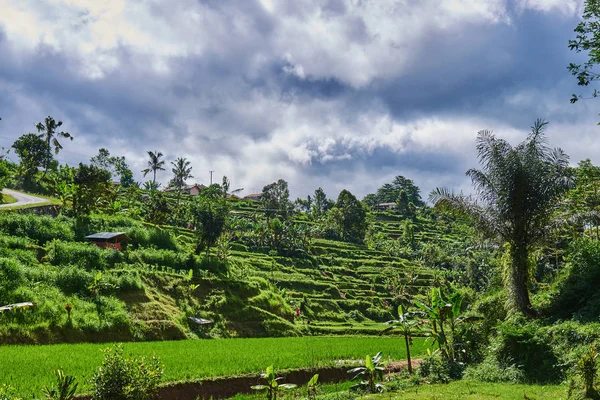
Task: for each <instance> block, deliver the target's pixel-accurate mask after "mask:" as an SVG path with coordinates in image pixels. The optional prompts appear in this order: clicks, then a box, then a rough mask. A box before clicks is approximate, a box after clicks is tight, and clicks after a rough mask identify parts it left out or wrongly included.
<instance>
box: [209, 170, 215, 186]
mask: <svg viewBox="0 0 600 400" xmlns="http://www.w3.org/2000/svg"><path fill="white" fill-rule="evenodd" d="M208 172H210V184H211V186H212V173H213V172H215V171H214V170H213V171H208Z"/></svg>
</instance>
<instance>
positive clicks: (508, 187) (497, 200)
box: [430, 120, 571, 315]
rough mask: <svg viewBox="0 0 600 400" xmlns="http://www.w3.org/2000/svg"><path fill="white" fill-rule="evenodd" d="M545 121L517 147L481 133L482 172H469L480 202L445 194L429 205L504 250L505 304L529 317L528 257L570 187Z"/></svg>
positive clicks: (565, 161)
mask: <svg viewBox="0 0 600 400" xmlns="http://www.w3.org/2000/svg"><path fill="white" fill-rule="evenodd" d="M546 125H547V122H546V121H542V120H537V121H536V122H535V124H534V125H533V126H532V131H531V133H530V134H529V136H528V137H527V139H526V140H525V141H524V142H522V143H521V144H519V145H518V146H516V147H512V146H511V145H510V144H508V142H506V141H505V140H502V139H497V138H496V137H495V135H494V134H493V133H492V132H491V131H487V130H485V131H480V132H479V133H478V136H477V151H478V153H479V161H480V163H481V164H482V165H483V169H482V170H477V169H470V170H468V171H467V175H468V176H469V177H470V178H471V180H472V182H473V185H474V187H475V189H476V191H477V194H478V196H479V199H480V202H477V201H475V200H473V199H472V198H470V197H468V196H464V195H455V194H452V193H450V192H448V191H447V190H445V189H436V190H435V191H434V192H432V194H431V196H430V200H431V201H432V202H433V203H435V204H436V206H437V207H439V208H448V209H452V210H456V211H458V212H460V213H464V214H466V215H467V216H469V217H470V218H471V220H472V222H473V224H474V226H475V227H476V228H477V229H478V230H480V231H481V232H482V233H484V234H486V235H487V236H489V237H491V238H495V239H499V240H501V241H502V242H503V243H505V244H506V245H507V246H508V255H509V257H510V264H509V268H507V275H506V282H507V288H508V290H509V293H510V297H509V299H510V300H511V301H512V303H513V304H514V306H515V307H516V308H517V309H518V310H520V311H521V312H523V313H524V314H528V315H530V314H532V313H533V309H532V307H531V301H530V298H529V290H528V288H529V283H530V253H531V250H532V248H533V247H534V246H535V245H536V244H539V242H540V241H541V240H542V239H543V238H544V237H545V235H546V232H547V230H548V226H549V223H550V220H551V217H552V213H553V210H554V208H555V207H556V205H557V203H558V200H559V197H560V196H561V195H562V194H564V193H565V192H566V191H567V190H568V189H569V187H570V186H571V180H570V179H569V177H570V172H569V168H568V167H569V165H568V156H567V155H566V154H565V153H564V152H563V151H562V150H561V149H551V148H550V147H548V146H547V144H546V138H545V136H544V127H545V126H546Z"/></svg>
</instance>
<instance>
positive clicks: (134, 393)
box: [92, 345, 163, 400]
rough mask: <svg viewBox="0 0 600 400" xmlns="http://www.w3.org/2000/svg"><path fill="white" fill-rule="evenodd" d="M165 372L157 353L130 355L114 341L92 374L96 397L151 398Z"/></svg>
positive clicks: (100, 399) (112, 399) (115, 399)
mask: <svg viewBox="0 0 600 400" xmlns="http://www.w3.org/2000/svg"><path fill="white" fill-rule="evenodd" d="M162 375H163V365H162V364H161V362H160V361H159V360H158V358H156V356H152V357H151V358H147V357H136V358H128V357H126V356H124V355H123V347H122V346H121V345H115V346H113V347H112V348H107V349H105V350H104V361H103V362H102V365H101V366H100V367H99V368H98V371H97V372H96V373H95V374H94V376H93V377H92V382H93V392H92V393H93V396H94V399H95V400H129V399H131V400H146V399H151V398H152V396H153V394H154V391H155V390H156V389H157V387H158V384H159V383H160V380H161V378H162Z"/></svg>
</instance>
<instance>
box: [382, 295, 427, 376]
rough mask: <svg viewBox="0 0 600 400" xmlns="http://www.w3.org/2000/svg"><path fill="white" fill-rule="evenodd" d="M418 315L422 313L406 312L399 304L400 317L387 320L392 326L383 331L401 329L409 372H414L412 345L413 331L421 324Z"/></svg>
mask: <svg viewBox="0 0 600 400" xmlns="http://www.w3.org/2000/svg"><path fill="white" fill-rule="evenodd" d="M418 315H420V313H414V312H404V307H402V304H400V305H399V306H398V319H395V320H391V321H388V322H386V324H388V325H391V326H390V327H389V328H386V329H385V330H384V331H383V332H382V333H386V332H389V331H391V330H394V329H399V330H400V332H401V333H402V335H403V336H404V345H405V346H406V359H407V362H408V373H409V374H412V373H413V368H412V360H411V357H410V346H411V345H412V336H413V333H414V331H416V330H418V328H419V325H420V323H419V321H418V320H417V319H415V316H418Z"/></svg>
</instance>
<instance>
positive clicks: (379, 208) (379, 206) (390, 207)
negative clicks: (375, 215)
mask: <svg viewBox="0 0 600 400" xmlns="http://www.w3.org/2000/svg"><path fill="white" fill-rule="evenodd" d="M374 208H375V210H377V211H387V210H393V209H395V208H396V203H379V204H376V205H375V207H374Z"/></svg>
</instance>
